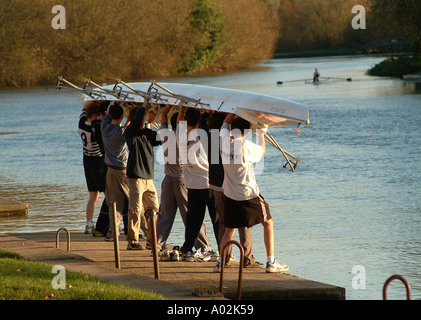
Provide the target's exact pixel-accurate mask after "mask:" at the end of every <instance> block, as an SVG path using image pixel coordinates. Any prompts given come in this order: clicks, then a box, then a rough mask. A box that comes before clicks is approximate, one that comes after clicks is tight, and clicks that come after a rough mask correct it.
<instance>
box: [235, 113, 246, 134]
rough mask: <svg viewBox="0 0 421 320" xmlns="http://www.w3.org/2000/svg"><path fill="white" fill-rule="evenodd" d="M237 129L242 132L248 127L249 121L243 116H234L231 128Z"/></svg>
mask: <svg viewBox="0 0 421 320" xmlns="http://www.w3.org/2000/svg"><path fill="white" fill-rule="evenodd" d="M233 129H238V130H240V131H241V134H244V131H245V130H247V129H250V122H248V121H247V120H245V119H243V118H240V117H238V118H236V119H234V120H232V121H231V130H233Z"/></svg>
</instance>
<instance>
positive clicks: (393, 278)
mask: <svg viewBox="0 0 421 320" xmlns="http://www.w3.org/2000/svg"><path fill="white" fill-rule="evenodd" d="M396 279H398V280H401V281H402V282H403V283H404V285H405V288H406V299H407V300H411V287H410V286H409V283H408V281H406V279H405V278H404V277H402V276H400V275H398V274H395V275H393V276H391V277H390V278H389V279H387V280H386V282H385V284H384V286H383V300H387V287H388V286H389V284H390V283H391V282H392V281H393V280H396Z"/></svg>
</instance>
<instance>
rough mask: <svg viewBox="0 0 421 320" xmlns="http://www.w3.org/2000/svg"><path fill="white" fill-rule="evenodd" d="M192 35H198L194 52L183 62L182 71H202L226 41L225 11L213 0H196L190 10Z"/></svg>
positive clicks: (211, 61)
mask: <svg viewBox="0 0 421 320" xmlns="http://www.w3.org/2000/svg"><path fill="white" fill-rule="evenodd" d="M190 25H191V26H192V32H193V34H192V37H196V38H197V40H196V41H195V46H194V48H193V50H192V53H191V54H189V55H187V57H186V58H185V59H183V61H182V62H181V65H180V67H179V68H178V70H179V71H180V72H182V73H185V72H194V71H200V70H203V69H205V68H206V67H208V66H209V65H211V64H212V63H213V62H214V60H215V59H216V57H217V56H218V53H219V50H220V49H221V48H222V46H223V44H224V42H225V23H224V17H223V13H222V12H221V10H220V9H219V7H218V6H217V5H216V4H215V3H214V2H213V1H212V0H194V3H193V8H192V11H191V12H190Z"/></svg>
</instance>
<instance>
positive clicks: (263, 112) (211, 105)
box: [85, 82, 310, 127]
mask: <svg viewBox="0 0 421 320" xmlns="http://www.w3.org/2000/svg"><path fill="white" fill-rule="evenodd" d="M127 85H128V86H130V87H131V88H133V89H135V90H138V91H139V92H148V90H149V89H150V88H151V83H150V82H136V83H129V84H127ZM103 88H104V89H105V90H107V92H114V95H111V94H105V95H104V96H103V97H101V100H114V101H122V100H124V101H133V102H143V101H144V97H143V96H141V95H137V94H135V92H133V91H132V90H130V89H129V88H128V87H126V86H124V85H122V84H119V85H118V87H115V86H114V85H108V86H104V87H103ZM114 89H115V90H114ZM165 89H167V90H165ZM113 90H114V91H113ZM118 92H120V96H118V95H117V96H116V93H118ZM130 92H131V94H130ZM150 92H152V93H154V95H152V99H151V100H150V102H151V103H155V104H170V105H178V103H179V102H180V101H184V104H185V105H186V106H189V107H195V108H199V109H207V110H209V109H210V110H213V111H220V112H226V113H234V114H236V115H238V116H240V117H242V118H244V119H246V120H248V121H249V122H251V123H252V124H254V125H256V126H258V127H267V126H269V127H288V126H297V125H298V124H309V123H310V120H309V110H308V108H307V107H305V106H303V105H302V104H299V103H296V102H292V101H289V100H285V99H281V98H277V97H273V96H268V95H262V94H256V93H251V92H246V91H240V90H233V89H225V88H217V87H209V86H201V85H193V84H184V83H159V84H155V83H154V84H153V87H152V89H151V90H150ZM183 97H189V98H192V99H195V100H196V101H191V102H189V103H187V102H185V100H184V99H183ZM86 100H93V98H91V97H88V96H85V101H86Z"/></svg>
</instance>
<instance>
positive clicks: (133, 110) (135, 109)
mask: <svg viewBox="0 0 421 320" xmlns="http://www.w3.org/2000/svg"><path fill="white" fill-rule="evenodd" d="M137 110H139V107H133V108H131V109H130V112H129V116H128V120H129V121H131V120H133V118H134V116H135V114H136V112H137Z"/></svg>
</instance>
